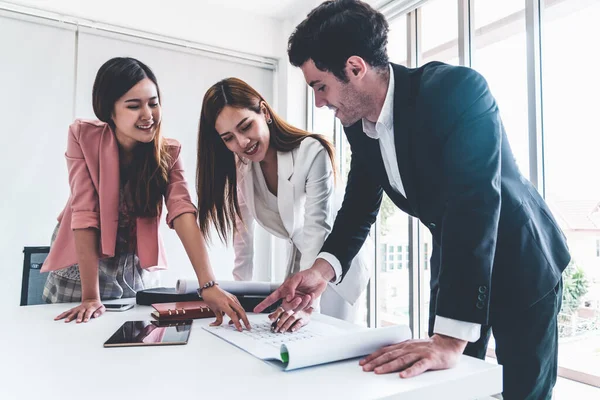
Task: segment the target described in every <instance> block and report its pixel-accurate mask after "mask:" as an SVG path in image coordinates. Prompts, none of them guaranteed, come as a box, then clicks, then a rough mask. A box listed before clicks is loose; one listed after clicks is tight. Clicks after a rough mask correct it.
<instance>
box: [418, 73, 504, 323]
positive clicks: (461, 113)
mask: <svg viewBox="0 0 600 400" xmlns="http://www.w3.org/2000/svg"><path fill="white" fill-rule="evenodd" d="M436 87H437V88H444V91H443V93H439V94H441V95H440V96H438V98H439V99H440V100H439V101H438V102H437V104H436V102H431V103H430V104H431V105H432V109H431V110H429V111H430V113H429V115H433V116H436V118H432V122H431V124H437V127H436V128H437V130H438V131H444V130H446V132H444V133H445V136H444V140H445V142H444V147H443V149H442V154H441V158H442V159H441V169H442V173H443V174H444V180H443V183H442V184H443V186H444V187H443V188H442V189H443V190H442V193H444V195H445V201H446V208H445V210H444V213H443V216H442V224H441V227H440V228H439V229H441V232H440V236H441V240H440V245H441V255H440V256H441V262H440V275H439V292H438V297H437V307H436V315H439V316H442V317H446V318H450V319H456V320H460V321H466V322H474V323H479V324H487V323H488V311H489V300H490V287H491V278H492V264H493V261H494V255H495V249H496V240H497V233H498V222H499V217H500V200H501V197H500V195H501V192H500V185H501V176H500V174H501V164H500V162H501V157H500V153H501V145H502V124H501V121H500V117H499V113H498V107H497V105H496V102H495V100H494V98H493V96H492V95H491V93H490V91H489V89H488V86H487V83H486V82H485V80H484V79H483V77H482V76H481V75H479V74H478V73H477V72H475V71H473V70H470V69H467V68H452V69H450V72H448V73H446V75H445V76H443V77H442V78H441V79H440V80H439V81H438V82H437V85H436ZM433 107H435V109H433Z"/></svg>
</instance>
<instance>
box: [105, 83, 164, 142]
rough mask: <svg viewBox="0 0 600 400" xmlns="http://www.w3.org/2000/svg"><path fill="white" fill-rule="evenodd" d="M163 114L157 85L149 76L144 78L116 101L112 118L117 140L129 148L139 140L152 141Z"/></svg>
mask: <svg viewBox="0 0 600 400" xmlns="http://www.w3.org/2000/svg"><path fill="white" fill-rule="evenodd" d="M161 115H162V113H161V107H160V103H159V100H158V90H157V89H156V85H155V84H154V82H152V81H151V80H150V79H148V78H146V79H142V80H141V81H139V82H138V83H137V84H136V85H135V86H133V87H132V88H131V89H129V91H128V92H127V93H125V94H124V95H123V96H121V98H120V99H119V100H117V101H116V102H115V106H114V109H113V114H112V120H113V122H114V124H115V128H116V129H115V134H116V136H117V140H118V141H119V143H120V144H121V145H122V146H123V147H124V148H126V149H128V150H131V149H132V148H133V147H135V145H136V144H137V143H138V142H141V143H149V142H151V141H152V140H154V136H155V135H156V129H157V127H158V124H159V123H160V119H161Z"/></svg>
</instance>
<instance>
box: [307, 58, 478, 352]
mask: <svg viewBox="0 0 600 400" xmlns="http://www.w3.org/2000/svg"><path fill="white" fill-rule="evenodd" d="M362 124H363V131H364V133H365V134H366V135H367V136H368V137H370V138H372V139H376V140H379V147H380V149H381V155H382V158H383V165H384V166H385V172H386V174H387V176H388V179H389V181H390V185H391V186H392V188H393V189H394V190H395V191H396V192H398V193H399V194H401V195H402V196H404V197H406V192H405V191H404V185H403V184H402V177H401V176H400V170H399V169H398V158H397V157H396V145H395V144H394V71H393V70H392V66H391V65H390V82H389V85H388V90H387V94H386V95H385V101H384V103H383V108H382V109H381V113H380V114H379V118H378V119H377V122H376V123H373V122H371V121H368V120H367V119H365V118H363V120H362ZM318 258H322V259H324V260H325V261H327V262H329V264H331V265H332V267H333V270H334V271H335V280H334V283H338V282H339V281H340V280H341V276H342V266H341V264H340V262H339V260H338V259H337V257H335V256H334V255H333V254H330V253H325V252H322V253H320V254H319V256H318ZM480 330H481V324H476V323H472V322H465V321H459V320H455V319H450V318H446V317H441V316H439V315H436V317H435V325H434V328H433V332H434V333H438V334H442V335H446V336H451V337H454V338H457V339H462V340H467V341H469V342H476V341H477V340H478V339H479V336H480Z"/></svg>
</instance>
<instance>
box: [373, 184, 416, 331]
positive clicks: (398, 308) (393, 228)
mask: <svg viewBox="0 0 600 400" xmlns="http://www.w3.org/2000/svg"><path fill="white" fill-rule="evenodd" d="M378 229H379V232H378V233H379V236H378V242H379V246H380V247H382V246H387V248H388V249H390V248H391V249H393V250H398V248H400V249H401V250H402V249H404V248H407V246H408V215H407V214H406V213H404V212H403V211H400V209H398V207H396V206H395V205H394V203H392V201H391V200H390V199H389V197H387V195H385V194H384V195H383V202H382V204H381V209H380V210H379V220H378ZM393 250H392V251H393ZM396 254H397V255H398V260H401V259H402V258H401V257H402V254H403V253H402V252H401V251H400V252H397V253H396ZM403 265H404V264H403V263H402V262H398V261H397V262H396V267H397V268H395V269H392V268H389V270H388V271H387V272H382V273H380V274H379V276H378V277H377V321H376V324H377V326H387V325H395V324H405V325H408V323H409V318H408V315H409V308H408V284H409V280H408V268H402V266H403ZM392 293H396V296H392Z"/></svg>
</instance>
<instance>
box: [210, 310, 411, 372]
mask: <svg viewBox="0 0 600 400" xmlns="http://www.w3.org/2000/svg"><path fill="white" fill-rule="evenodd" d="M248 318H249V319H250V323H251V324H252V330H250V331H247V330H244V331H243V332H239V331H237V330H236V329H235V327H233V326H231V325H221V326H219V327H213V326H207V327H203V329H205V330H206V331H208V332H210V333H212V334H214V335H216V336H218V337H220V338H221V339H223V340H226V341H227V342H229V343H231V344H233V345H235V346H237V347H239V348H240V349H242V350H244V351H246V352H248V353H250V354H252V355H253V356H255V357H257V358H260V359H261V360H265V361H268V360H275V361H279V362H281V363H282V364H283V367H284V369H285V370H286V371H290V370H293V369H298V368H304V367H309V366H313V365H319V364H324V363H329V362H334V361H339V360H346V359H349V358H356V357H361V356H365V355H367V354H370V353H373V352H374V351H376V350H378V349H379V348H381V347H384V346H389V345H392V344H396V343H400V342H403V341H405V340H408V339H411V337H412V335H411V331H410V328H409V327H408V326H406V325H395V326H389V327H385V328H377V329H366V328H364V329H356V330H354V329H352V330H346V329H342V328H340V327H337V326H335V325H330V324H327V323H325V322H321V321H314V320H313V321H311V322H310V323H309V324H308V325H306V326H304V327H302V328H301V329H299V330H298V331H296V332H291V333H287V332H286V333H274V332H271V330H270V329H271V321H269V319H268V317H267V315H266V314H258V315H248Z"/></svg>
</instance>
